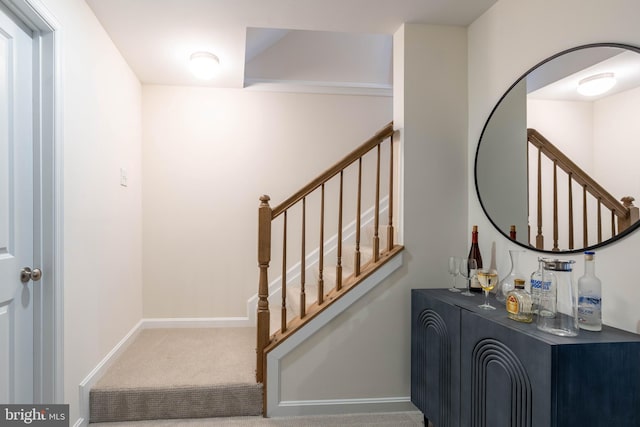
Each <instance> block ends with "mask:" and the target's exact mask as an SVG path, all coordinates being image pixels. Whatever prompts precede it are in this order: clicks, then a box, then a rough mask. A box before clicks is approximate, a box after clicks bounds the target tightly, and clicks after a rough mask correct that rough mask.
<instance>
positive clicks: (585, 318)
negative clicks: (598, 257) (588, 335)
mask: <svg viewBox="0 0 640 427" xmlns="http://www.w3.org/2000/svg"><path fill="white" fill-rule="evenodd" d="M595 269H596V266H595V252H585V253H584V275H583V276H582V277H580V278H579V279H578V325H579V326H580V329H584V330H587V331H600V330H602V283H601V282H600V279H598V278H597V277H596V273H595Z"/></svg>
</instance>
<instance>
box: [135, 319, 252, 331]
mask: <svg viewBox="0 0 640 427" xmlns="http://www.w3.org/2000/svg"><path fill="white" fill-rule="evenodd" d="M251 326H255V322H254V323H252V322H251V320H250V319H249V318H248V317H192V318H180V317H178V318H151V319H142V328H143V329H160V328H244V327H251Z"/></svg>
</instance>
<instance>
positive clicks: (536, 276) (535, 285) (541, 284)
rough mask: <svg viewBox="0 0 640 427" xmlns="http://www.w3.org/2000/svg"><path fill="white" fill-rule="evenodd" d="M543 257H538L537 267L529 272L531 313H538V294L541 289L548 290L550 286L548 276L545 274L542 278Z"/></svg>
mask: <svg viewBox="0 0 640 427" xmlns="http://www.w3.org/2000/svg"><path fill="white" fill-rule="evenodd" d="M543 272H544V258H542V257H538V269H537V270H536V271H534V272H533V273H531V279H530V282H529V283H530V284H531V300H532V304H533V307H532V309H531V311H533V314H538V307H539V306H540V294H541V293H542V291H543V290H549V289H550V288H551V282H550V281H549V279H550V276H549V275H547V276H546V280H544V274H543Z"/></svg>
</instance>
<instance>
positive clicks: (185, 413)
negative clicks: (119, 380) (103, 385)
mask: <svg viewBox="0 0 640 427" xmlns="http://www.w3.org/2000/svg"><path fill="white" fill-rule="evenodd" d="M90 407H91V422H92V423H97V422H115V421H138V420H154V419H177V418H214V417H233V416H247V415H260V414H262V384H230V385H211V386H194V387H176V388H139V389H135V388H134V389H119V390H118V389H104V390H100V389H94V390H92V391H91V394H90Z"/></svg>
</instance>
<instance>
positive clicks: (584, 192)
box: [582, 185, 589, 248]
mask: <svg viewBox="0 0 640 427" xmlns="http://www.w3.org/2000/svg"><path fill="white" fill-rule="evenodd" d="M587 221H588V219H587V186H586V185H584V186H583V187H582V246H583V247H585V248H586V247H587V246H589V232H588V230H587V227H588V225H587Z"/></svg>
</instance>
